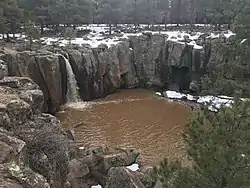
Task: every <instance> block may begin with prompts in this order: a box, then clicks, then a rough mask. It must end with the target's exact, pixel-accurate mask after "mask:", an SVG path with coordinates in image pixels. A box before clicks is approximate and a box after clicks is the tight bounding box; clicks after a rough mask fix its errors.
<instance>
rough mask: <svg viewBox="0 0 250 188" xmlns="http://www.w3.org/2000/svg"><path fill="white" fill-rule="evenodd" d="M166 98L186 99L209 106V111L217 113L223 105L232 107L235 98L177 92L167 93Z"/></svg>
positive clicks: (165, 93)
mask: <svg viewBox="0 0 250 188" xmlns="http://www.w3.org/2000/svg"><path fill="white" fill-rule="evenodd" d="M164 96H165V97H167V98H170V99H186V100H189V101H194V102H197V103H199V104H204V105H208V109H209V110H211V111H214V112H216V111H217V109H219V108H220V107H221V106H222V105H225V106H226V107H230V106H231V105H232V103H233V102H234V100H233V97H229V96H224V95H221V96H217V97H216V96H193V95H190V94H183V93H179V92H176V91H165V92H164Z"/></svg>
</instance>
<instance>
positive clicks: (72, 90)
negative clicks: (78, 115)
mask: <svg viewBox="0 0 250 188" xmlns="http://www.w3.org/2000/svg"><path fill="white" fill-rule="evenodd" d="M62 57H63V59H64V62H65V66H66V71H67V94H66V100H67V101H66V102H67V103H71V102H77V101H78V99H79V95H78V86H77V82H76V79H75V74H74V72H73V70H72V67H71V65H70V63H69V60H68V59H66V58H65V57H64V56H62Z"/></svg>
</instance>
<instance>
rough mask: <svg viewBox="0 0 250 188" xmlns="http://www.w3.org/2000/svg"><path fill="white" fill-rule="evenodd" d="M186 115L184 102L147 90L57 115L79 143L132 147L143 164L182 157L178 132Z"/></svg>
mask: <svg viewBox="0 0 250 188" xmlns="http://www.w3.org/2000/svg"><path fill="white" fill-rule="evenodd" d="M189 114H190V113H189V109H188V108H187V107H185V106H184V105H181V104H178V103H174V102H169V101H167V100H165V99H160V98H157V97H155V96H154V95H153V93H152V92H150V91H146V90H125V91H120V92H118V93H115V94H112V95H110V96H108V97H107V98H105V99H101V100H97V101H94V102H91V105H90V106H89V107H87V108H85V109H68V110H66V111H65V112H61V113H59V114H58V117H59V119H60V120H61V122H62V124H63V126H64V127H65V128H72V127H76V128H75V133H76V140H77V141H78V142H79V143H80V144H82V145H87V146H108V147H112V148H115V147H131V148H136V149H138V150H139V151H140V152H141V158H142V161H143V164H146V165H154V164H157V163H158V162H159V161H160V160H162V159H163V158H164V157H169V158H170V159H181V160H182V161H183V160H185V159H186V153H185V149H184V143H183V138H182V133H183V130H184V128H185V125H186V123H187V121H188V118H189Z"/></svg>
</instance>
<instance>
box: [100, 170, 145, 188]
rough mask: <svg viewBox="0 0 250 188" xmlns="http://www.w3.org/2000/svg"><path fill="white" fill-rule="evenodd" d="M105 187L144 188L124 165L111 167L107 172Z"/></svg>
mask: <svg viewBox="0 0 250 188" xmlns="http://www.w3.org/2000/svg"><path fill="white" fill-rule="evenodd" d="M105 188H145V186H144V185H143V184H142V182H141V181H140V179H139V177H138V176H136V175H135V174H134V173H133V172H132V171H131V170H129V169H127V168H125V167H112V168H111V169H109V172H108V181H107V183H106V186H105Z"/></svg>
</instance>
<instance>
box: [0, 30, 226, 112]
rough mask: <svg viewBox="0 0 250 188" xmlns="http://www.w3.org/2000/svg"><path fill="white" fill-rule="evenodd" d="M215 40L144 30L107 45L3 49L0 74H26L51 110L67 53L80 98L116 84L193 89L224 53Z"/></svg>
mask: <svg viewBox="0 0 250 188" xmlns="http://www.w3.org/2000/svg"><path fill="white" fill-rule="evenodd" d="M187 41H188V39H187ZM214 41H215V40H212V41H207V42H206V41H204V40H200V41H198V42H199V44H200V45H202V46H203V48H194V47H193V46H192V45H190V44H189V45H188V43H187V42H174V41H169V40H167V36H166V35H162V34H154V35H152V34H148V33H147V34H143V35H141V36H132V37H130V38H129V39H126V40H124V41H123V42H120V43H119V44H117V45H114V46H112V47H110V48H107V47H106V46H105V45H102V46H99V47H98V48H95V49H91V48H84V47H82V48H77V49H73V48H71V49H63V48H62V49H57V48H56V49H49V48H47V50H41V51H36V52H35V51H23V52H17V51H12V50H8V49H2V50H0V59H1V62H0V77H4V76H5V75H9V76H27V77H30V78H31V79H32V80H34V81H35V83H37V84H38V85H39V86H40V88H41V89H42V91H43V94H44V104H43V111H45V112H50V113H55V112H56V111H58V109H59V107H60V105H62V104H64V103H65V102H66V97H67V96H66V95H67V93H68V92H67V91H68V89H69V88H67V87H68V86H67V83H68V81H67V79H68V77H69V75H67V74H69V72H67V68H66V62H65V61H66V60H67V59H68V60H69V63H70V65H71V67H72V70H73V73H74V75H75V78H76V81H77V85H78V87H79V94H80V98H81V99H82V100H91V99H94V98H99V97H104V96H106V95H108V94H110V93H112V92H114V91H115V90H116V89H119V88H135V87H143V88H144V87H153V88H154V87H155V88H158V89H159V88H163V87H165V88H168V89H174V90H192V91H197V90H198V89H199V87H198V82H199V79H200V77H201V76H202V75H203V74H204V73H205V72H206V71H207V70H208V69H212V67H213V64H214V62H217V60H218V59H220V58H222V56H220V55H218V53H217V51H216V48H215V47H216V42H214ZM63 56H64V57H63ZM65 58H67V59H66V60H65ZM73 77H74V76H73ZM71 78H72V76H71Z"/></svg>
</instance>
